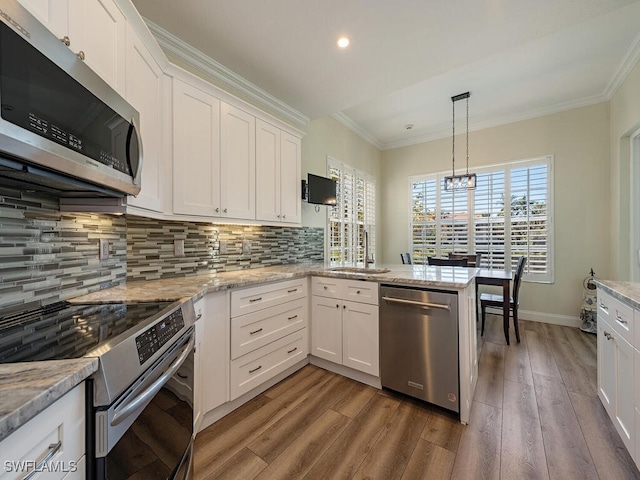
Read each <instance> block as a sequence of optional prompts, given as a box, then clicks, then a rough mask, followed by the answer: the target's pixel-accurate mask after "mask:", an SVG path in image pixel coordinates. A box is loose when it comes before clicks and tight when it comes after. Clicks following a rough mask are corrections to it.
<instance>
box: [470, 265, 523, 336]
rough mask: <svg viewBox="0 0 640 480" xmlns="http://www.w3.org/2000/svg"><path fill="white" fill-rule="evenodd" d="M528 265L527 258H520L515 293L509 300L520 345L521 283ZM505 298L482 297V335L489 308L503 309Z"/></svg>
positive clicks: (488, 295)
mask: <svg viewBox="0 0 640 480" xmlns="http://www.w3.org/2000/svg"><path fill="white" fill-rule="evenodd" d="M526 264H527V257H524V256H523V257H520V258H519V259H518V265H517V267H516V272H515V276H514V278H513V293H512V295H511V298H509V314H510V315H512V316H513V328H514V329H515V331H516V340H517V341H518V343H520V330H519V329H518V303H519V300H518V295H519V293H520V282H521V281H522V274H523V273H524V266H525V265H526ZM503 300H504V297H503V296H502V295H496V294H493V293H483V294H481V295H480V309H481V310H482V331H481V332H480V335H481V336H482V335H484V318H485V314H486V311H487V307H493V308H500V309H502V306H503ZM507 342H508V340H507Z"/></svg>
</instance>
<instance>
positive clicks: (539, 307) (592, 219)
mask: <svg viewBox="0 0 640 480" xmlns="http://www.w3.org/2000/svg"><path fill="white" fill-rule="evenodd" d="M471 113H472V114H473V112H471ZM609 139H610V136H609V107H608V103H601V104H598V105H593V106H589V107H584V108H580V109H575V110H570V111H567V112H562V113H557V114H554V115H548V116H544V117H539V118H535V119H532V120H526V121H522V122H516V123H512V124H509V125H503V126H499V127H494V128H488V129H485V130H479V131H476V132H471V133H470V134H469V144H470V147H469V149H470V152H469V157H470V167H473V166H481V165H493V164H499V163H505V162H509V161H512V160H521V159H527V158H532V157H539V156H543V155H547V154H553V155H554V156H555V173H554V182H555V191H554V194H555V212H554V220H555V239H554V240H555V283H554V284H552V285H550V284H534V283H525V284H523V287H522V290H521V296H522V297H521V308H522V309H523V310H529V311H534V312H543V313H548V314H552V315H561V316H571V317H577V316H579V314H580V305H581V303H582V280H583V278H584V277H585V276H586V275H587V274H588V273H589V269H590V268H591V267H593V269H594V270H595V271H596V273H597V274H598V276H599V277H601V278H606V277H609V276H610V271H611V269H610V258H609V250H610V245H611V239H610V235H609V233H608V223H609V222H608V221H607V218H608V216H609V214H610V210H611V206H610V205H611V196H610V192H609V188H610V180H609V178H610V163H609V156H610V140H609ZM463 143H464V142H461V143H459V144H463ZM456 150H458V149H456ZM459 152H462V150H459V151H456V153H457V154H458V155H459V158H464V155H463V153H464V152H463V153H459ZM458 155H456V156H458ZM456 163H457V165H458V168H459V169H460V168H462V165H461V164H460V163H459V162H456ZM450 169H451V138H446V139H440V140H434V141H431V142H427V143H423V144H420V145H413V146H409V147H404V148H399V149H394V150H387V151H384V152H383V153H382V173H381V176H382V178H383V179H384V181H383V183H382V225H383V226H384V228H383V234H382V237H381V239H382V246H381V247H382V258H383V261H384V262H385V263H399V261H400V252H405V251H408V250H410V248H409V192H408V185H409V181H408V177H409V176H410V175H417V174H425V173H434V172H441V171H450ZM470 170H472V168H470ZM603 223H604V225H603Z"/></svg>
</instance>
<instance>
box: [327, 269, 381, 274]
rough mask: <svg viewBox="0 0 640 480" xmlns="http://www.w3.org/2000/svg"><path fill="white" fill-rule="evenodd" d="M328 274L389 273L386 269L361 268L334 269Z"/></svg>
mask: <svg viewBox="0 0 640 480" xmlns="http://www.w3.org/2000/svg"><path fill="white" fill-rule="evenodd" d="M328 271H329V272H340V273H360V274H364V275H366V274H369V275H376V274H380V273H387V272H390V270H389V269H388V268H363V267H335V268H330V269H328Z"/></svg>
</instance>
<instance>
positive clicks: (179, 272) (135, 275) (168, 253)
mask: <svg viewBox="0 0 640 480" xmlns="http://www.w3.org/2000/svg"><path fill="white" fill-rule="evenodd" d="M176 239H181V240H184V253H185V256H184V257H176V256H175V254H174V240H176ZM323 258H324V229H323V228H308V227H302V228H291V227H267V226H253V225H252V226H248V225H214V224H209V223H194V222H179V221H158V220H152V219H148V218H143V217H137V216H128V217H127V277H128V278H130V279H136V280H140V279H145V280H153V279H159V278H169V277H184V276H191V275H198V274H201V273H207V272H221V271H231V270H240V269H243V268H257V267H266V266H269V265H282V264H287V263H298V262H303V261H309V260H319V261H322V259H323Z"/></svg>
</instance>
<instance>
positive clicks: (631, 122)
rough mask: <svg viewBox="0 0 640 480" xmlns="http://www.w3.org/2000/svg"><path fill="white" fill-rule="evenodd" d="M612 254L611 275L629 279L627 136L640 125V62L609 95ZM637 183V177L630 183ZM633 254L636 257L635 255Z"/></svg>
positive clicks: (629, 190) (628, 169)
mask: <svg viewBox="0 0 640 480" xmlns="http://www.w3.org/2000/svg"><path fill="white" fill-rule="evenodd" d="M610 109H611V178H610V181H611V187H610V188H611V211H610V212H609V213H610V219H611V240H610V241H611V247H612V248H611V258H610V262H611V265H612V270H611V272H610V275H611V276H610V278H612V279H615V280H629V278H630V273H631V256H630V248H631V244H630V241H629V239H630V214H631V210H630V205H631V185H632V181H631V169H630V161H629V151H630V137H629V135H630V134H632V133H633V132H634V131H636V130H638V128H640V63H638V64H636V66H635V68H634V69H633V70H632V71H631V73H630V74H629V75H628V76H627V78H626V79H625V81H624V83H623V84H622V85H621V87H620V88H619V89H618V91H617V92H616V94H615V95H614V96H613V98H612V99H611V106H610ZM633 185H636V187H635V188H640V186H637V180H636V181H635V182H634V183H633ZM633 258H637V257H636V256H635V255H634V256H633Z"/></svg>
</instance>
